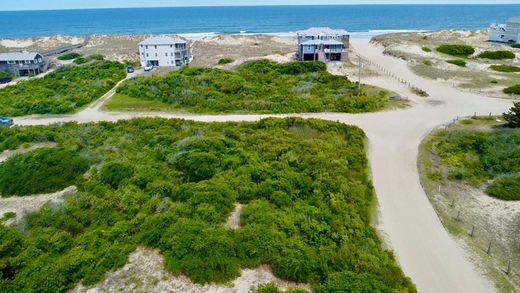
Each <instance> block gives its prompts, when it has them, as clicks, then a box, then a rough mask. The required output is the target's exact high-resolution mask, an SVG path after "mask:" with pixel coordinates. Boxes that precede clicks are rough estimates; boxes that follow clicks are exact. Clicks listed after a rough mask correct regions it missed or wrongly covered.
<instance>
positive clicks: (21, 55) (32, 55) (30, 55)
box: [0, 51, 39, 61]
mask: <svg viewBox="0 0 520 293" xmlns="http://www.w3.org/2000/svg"><path fill="white" fill-rule="evenodd" d="M38 55H39V53H36V52H25V51H24V52H11V53H0V60H1V61H20V60H34V59H36V57H37V56H38Z"/></svg>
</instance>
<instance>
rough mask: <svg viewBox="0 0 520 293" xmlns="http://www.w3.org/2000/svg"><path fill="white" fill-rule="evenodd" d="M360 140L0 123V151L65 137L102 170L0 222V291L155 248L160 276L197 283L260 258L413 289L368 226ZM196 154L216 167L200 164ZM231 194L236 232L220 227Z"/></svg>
mask: <svg viewBox="0 0 520 293" xmlns="http://www.w3.org/2000/svg"><path fill="white" fill-rule="evenodd" d="M365 139H366V138H365V135H364V134H363V132H362V131H361V130H360V129H359V128H356V127H352V126H346V125H344V124H341V123H335V122H327V121H322V120H316V119H309V120H306V119H299V118H287V119H265V120H261V121H258V122H244V123H236V122H228V123H213V124H210V123H200V122H193V121H187V120H181V119H171V120H168V119H152V118H146V119H134V120H129V121H119V122H115V123H109V122H102V123H97V124H95V123H88V124H75V123H68V124H65V125H63V126H57V125H51V126H37V127H14V128H0V147H3V148H5V147H6V146H10V147H19V146H20V145H21V144H23V143H33V142H36V141H41V140H44V141H49V140H50V141H55V142H56V143H58V145H65V144H67V145H69V144H71V142H77V144H78V145H80V146H81V147H80V148H78V151H77V152H79V154H78V155H79V156H80V157H89V158H91V160H92V165H95V166H99V165H102V167H101V170H100V171H99V172H95V171H94V172H93V175H92V176H90V177H88V178H86V179H84V180H83V182H81V184H80V185H79V186H78V187H79V190H80V192H78V193H77V194H75V195H74V196H70V197H67V198H66V199H65V201H64V202H63V203H62V204H59V205H57V204H49V205H46V206H44V207H43V208H41V209H40V210H38V211H35V212H33V213H29V214H28V215H27V216H26V222H25V224H24V226H23V229H24V233H21V232H20V231H18V230H17V229H16V228H15V227H12V228H8V227H5V226H3V225H0V243H1V245H0V288H1V290H0V291H2V292H34V291H38V292H40V291H43V292H66V291H67V290H69V289H70V288H73V287H74V286H75V284H77V283H79V282H83V284H85V285H89V284H94V283H96V282H99V281H100V280H102V279H103V276H104V274H105V273H106V272H109V271H114V270H116V269H118V268H121V267H122V266H124V264H125V263H126V262H127V260H128V254H129V253H131V252H132V251H135V249H136V248H137V247H139V246H143V245H145V246H148V247H151V248H155V249H159V250H160V251H161V253H162V255H163V256H164V260H165V263H164V266H165V268H166V269H167V270H168V271H170V272H173V273H176V274H177V273H179V274H180V273H182V274H185V275H186V276H188V277H189V278H191V280H192V281H194V282H196V283H201V284H203V283H207V282H219V283H226V282H229V281H231V280H233V279H235V278H236V277H237V276H239V275H240V271H241V270H242V269H244V268H250V267H257V266H259V265H260V264H266V265H269V266H271V267H272V268H273V271H274V272H275V274H277V276H278V277H284V278H286V279H289V280H301V281H303V282H306V283H309V284H312V285H313V286H315V287H318V286H320V285H324V286H329V285H330V286H333V285H334V284H335V283H336V280H337V282H340V281H341V277H343V275H341V276H339V277H336V278H335V277H334V274H336V273H341V272H343V271H345V270H350V271H352V272H351V273H349V275H348V279H347V280H350V281H352V283H353V285H352V286H351V287H345V286H347V285H348V284H345V281H344V282H343V284H339V285H338V286H343V287H345V288H356V287H359V288H370V287H373V288H381V287H374V284H375V283H376V281H375V280H377V281H378V282H380V283H381V284H383V285H384V286H386V287H388V288H389V290H387V291H392V290H393V291H395V292H415V291H416V290H415V287H414V286H413V284H412V283H411V282H410V280H408V279H407V278H406V277H405V276H404V274H403V272H402V271H401V270H400V269H399V266H398V265H397V262H396V260H395V259H394V257H393V256H392V254H391V253H390V252H388V251H386V250H385V249H384V248H383V247H382V242H381V240H380V239H379V238H378V236H377V233H376V231H375V229H374V228H373V227H372V226H371V225H370V220H371V213H372V207H373V205H372V204H373V201H374V191H373V187H372V184H371V181H370V178H369V176H368V160H367V158H366V149H365ZM200 153H202V154H211V155H213V156H214V157H216V158H217V161H218V164H217V161H215V164H214V165H213V163H212V164H209V165H210V167H209V168H206V166H202V167H201V166H200V165H199V163H205V162H204V160H205V157H203V156H199V155H200ZM60 154H62V153H60ZM185 154H189V155H185ZM211 160H213V159H211ZM212 167H215V168H212ZM42 169H43V168H42ZM64 170H66V169H64ZM201 170H202V171H203V172H201ZM207 170H209V172H206V171H207ZM186 172H189V173H190V174H192V175H193V174H195V175H196V176H199V175H200V177H199V178H197V179H202V180H200V181H195V180H190V181H188V180H186ZM61 173H63V171H62V172H61ZM46 175H48V174H46ZM60 175H62V174H60ZM210 175H211V176H210ZM190 179H192V177H191V178H190ZM41 181H45V180H41ZM37 184H42V183H40V182H38V183H37ZM237 202H240V203H241V204H243V209H242V214H241V220H240V225H241V227H240V229H237V230H233V229H228V228H226V227H225V226H224V223H225V222H226V220H227V218H228V217H229V215H230V214H231V213H232V211H233V208H234V206H235V204H236V203H237ZM325 266H326V267H325ZM367 274H370V276H367ZM383 285H381V286H383ZM343 287H338V288H343ZM330 288H334V287H330ZM272 289H274V288H272ZM294 292H298V291H294Z"/></svg>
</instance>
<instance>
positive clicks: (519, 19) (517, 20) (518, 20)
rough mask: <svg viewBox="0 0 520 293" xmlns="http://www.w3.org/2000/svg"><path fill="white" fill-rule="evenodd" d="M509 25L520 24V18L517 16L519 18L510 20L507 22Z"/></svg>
mask: <svg viewBox="0 0 520 293" xmlns="http://www.w3.org/2000/svg"><path fill="white" fill-rule="evenodd" d="M507 22H508V23H512V22H513V23H520V16H517V17H511V18H510V19H508V20H507Z"/></svg>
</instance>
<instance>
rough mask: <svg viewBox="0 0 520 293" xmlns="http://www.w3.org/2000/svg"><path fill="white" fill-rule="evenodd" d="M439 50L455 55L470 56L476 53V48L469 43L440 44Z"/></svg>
mask: <svg viewBox="0 0 520 293" xmlns="http://www.w3.org/2000/svg"><path fill="white" fill-rule="evenodd" d="M437 52H440V53H443V54H447V55H450V56H455V57H468V56H470V55H473V54H474V53H475V49H474V48H473V47H472V46H468V45H440V46H439V47H437Z"/></svg>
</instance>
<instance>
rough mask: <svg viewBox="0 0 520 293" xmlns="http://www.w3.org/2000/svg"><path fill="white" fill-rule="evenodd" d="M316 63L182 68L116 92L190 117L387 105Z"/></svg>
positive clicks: (365, 108)
mask: <svg viewBox="0 0 520 293" xmlns="http://www.w3.org/2000/svg"><path fill="white" fill-rule="evenodd" d="M326 69H327V67H326V65H325V64H324V63H322V62H291V63H286V64H278V63H275V62H272V61H268V60H259V61H251V62H247V63H245V64H243V65H241V66H240V67H239V68H238V69H237V70H233V71H227V70H221V69H216V68H191V67H185V68H182V69H181V70H177V71H174V72H171V73H169V74H168V75H167V76H166V77H157V76H154V77H137V78H133V79H130V80H128V81H126V82H124V83H123V84H122V85H121V86H120V87H118V89H117V93H118V94H120V95H122V96H123V97H129V98H132V99H140V100H145V101H154V102H158V103H161V104H164V105H165V106H167V107H169V109H175V110H182V111H190V112H195V113H230V112H260V113H295V112H296V113H303V112H322V111H334V112H338V111H341V112H352V113H358V112H371V111H376V110H379V109H382V108H383V107H384V106H385V105H386V102H387V101H388V99H387V97H386V96H384V95H383V96H382V95H380V94H379V93H380V92H382V91H379V92H378V93H374V94H372V95H367V94H363V93H362V94H361V95H359V94H358V87H357V84H355V83H352V82H351V81H349V80H348V79H347V78H346V77H345V76H336V75H332V74H330V73H329V72H327V71H326Z"/></svg>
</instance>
